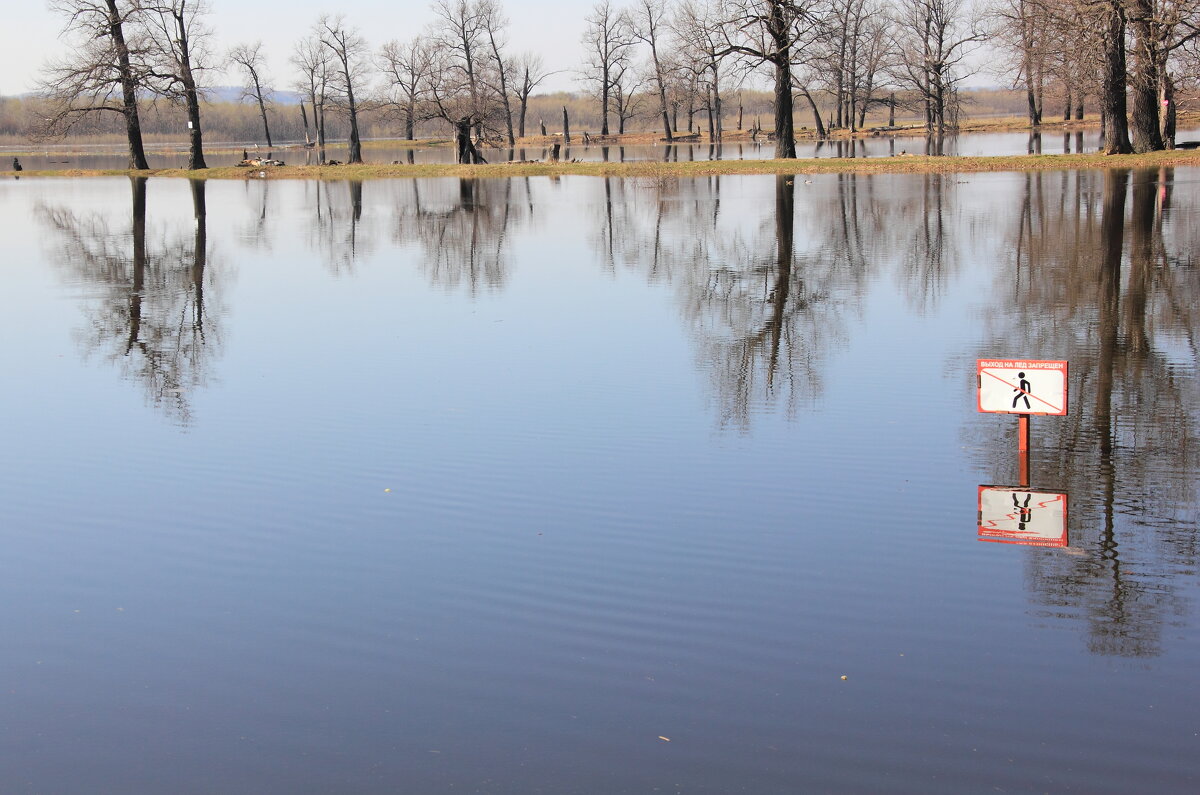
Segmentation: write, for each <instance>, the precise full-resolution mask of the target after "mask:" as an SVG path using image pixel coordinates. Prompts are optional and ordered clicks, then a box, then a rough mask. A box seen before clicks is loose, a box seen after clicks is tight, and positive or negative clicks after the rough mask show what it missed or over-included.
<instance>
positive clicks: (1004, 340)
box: [979, 169, 1200, 657]
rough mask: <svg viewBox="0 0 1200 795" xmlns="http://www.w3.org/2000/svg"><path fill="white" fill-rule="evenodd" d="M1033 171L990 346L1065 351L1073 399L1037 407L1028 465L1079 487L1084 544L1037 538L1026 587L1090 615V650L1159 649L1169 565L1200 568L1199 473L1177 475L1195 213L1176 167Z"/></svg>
mask: <svg viewBox="0 0 1200 795" xmlns="http://www.w3.org/2000/svg"><path fill="white" fill-rule="evenodd" d="M1024 179H1025V190H1024V198H1023V205H1022V209H1021V213H1020V215H1019V218H1020V221H1019V223H1018V225H1017V228H1016V229H1015V230H1014V233H1013V235H1012V244H1011V250H1012V252H1013V257H1014V262H1013V268H1012V269H1011V270H1009V271H1006V273H1005V274H1004V275H1003V276H1002V277H1001V278H1002V280H1003V281H1001V283H999V284H998V285H997V290H996V294H997V295H1001V296H1003V297H1004V304H1003V305H1001V306H996V307H994V308H993V309H992V310H991V312H990V315H989V318H990V322H991V329H990V335H991V339H990V341H989V342H988V343H987V344H985V345H984V346H983V347H982V348H981V349H980V353H981V355H987V356H994V355H1004V356H1035V355H1036V356H1037V357H1038V358H1062V359H1068V360H1069V361H1070V363H1071V381H1072V383H1071V390H1072V399H1071V407H1070V414H1069V415H1068V416H1067V417H1064V418H1055V419H1053V420H1046V421H1042V422H1039V423H1038V425H1037V428H1036V431H1035V443H1034V448H1035V449H1034V452H1035V459H1034V462H1033V469H1034V473H1035V474H1034V481H1035V483H1034V485H1045V486H1053V487H1055V488H1058V489H1062V490H1065V491H1068V492H1069V493H1070V495H1071V513H1070V528H1069V532H1070V539H1071V543H1072V546H1073V548H1074V549H1073V551H1074V552H1075V554H1074V555H1071V554H1062V553H1056V552H1048V551H1038V550H1030V551H1029V552H1028V558H1027V560H1028V572H1027V574H1028V582H1029V587H1030V590H1031V592H1032V595H1033V597H1034V599H1035V600H1036V602H1037V603H1038V604H1040V605H1042V606H1043V610H1044V613H1045V615H1048V616H1057V617H1066V618H1072V619H1079V620H1081V621H1083V622H1085V623H1086V625H1087V632H1088V646H1089V648H1090V649H1091V650H1092V651H1094V652H1096V653H1098V654H1107V655H1120V656H1131V657H1140V656H1151V655H1155V654H1159V653H1160V652H1161V650H1162V630H1163V626H1164V624H1166V623H1169V621H1170V618H1171V616H1172V615H1174V614H1177V613H1179V612H1180V611H1182V610H1183V609H1184V605H1183V604H1182V603H1181V602H1182V597H1181V596H1180V595H1179V594H1180V592H1179V589H1178V587H1177V586H1176V585H1175V584H1174V582H1173V575H1177V574H1190V575H1193V576H1194V575H1195V573H1196V552H1197V549H1196V533H1195V529H1196V525H1195V520H1196V508H1197V495H1196V487H1195V484H1194V483H1193V482H1191V481H1190V480H1189V479H1188V478H1186V477H1180V476H1179V473H1181V472H1190V471H1194V470H1195V469H1196V466H1197V462H1196V455H1197V452H1200V450H1198V447H1197V430H1198V429H1197V407H1200V400H1198V399H1200V394H1197V381H1196V379H1195V378H1194V377H1193V375H1194V369H1195V362H1196V353H1197V351H1196V339H1195V329H1196V327H1197V323H1196V321H1197V317H1196V312H1197V310H1196V306H1197V303H1198V302H1200V278H1198V274H1197V270H1196V268H1195V263H1194V260H1193V257H1194V253H1193V252H1194V251H1195V250H1196V249H1195V247H1194V245H1193V243H1194V241H1195V231H1196V224H1195V220H1194V213H1179V212H1176V211H1173V209H1172V207H1171V198H1172V182H1173V179H1174V175H1173V173H1172V171H1171V169H1162V170H1158V171H1146V172H1142V171H1138V172H1130V171H1128V170H1119V169H1113V170H1109V171H1107V172H1102V173H1095V172H1078V173H1070V174H1068V173H1066V172H1064V173H1063V174H1062V175H1061V176H1058V175H1051V174H1041V173H1031V174H1027V175H1025V178H1024ZM979 427H985V428H987V431H986V432H987V433H992V434H999V433H1001V424H998V423H987V424H983V423H981V424H980V426H979ZM1004 431H1009V432H1010V431H1011V429H1010V428H1008V427H1007V426H1005V427H1004ZM1005 446H1008V447H1010V448H1011V446H1012V440H1011V439H1009V438H1007V437H1006V436H995V437H994V438H992V439H991V440H990V441H988V442H987V443H986V444H985V445H983V448H984V449H989V450H994V449H996V448H997V447H1000V448H1003V447H1005ZM998 476H999V473H998Z"/></svg>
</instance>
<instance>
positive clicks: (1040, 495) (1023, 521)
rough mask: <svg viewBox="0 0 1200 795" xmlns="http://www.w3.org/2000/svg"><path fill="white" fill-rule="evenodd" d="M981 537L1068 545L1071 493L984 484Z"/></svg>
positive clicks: (1010, 542) (981, 500)
mask: <svg viewBox="0 0 1200 795" xmlns="http://www.w3.org/2000/svg"><path fill="white" fill-rule="evenodd" d="M979 540H980V541H995V542H998V543H1002V544H1029V545H1032V546H1039V547H1065V546H1066V545H1067V495H1066V494H1065V493H1063V492H1061V491H1037V490H1033V489H1029V488H1027V487H1025V486H980V487H979Z"/></svg>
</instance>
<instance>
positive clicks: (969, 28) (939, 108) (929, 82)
mask: <svg viewBox="0 0 1200 795" xmlns="http://www.w3.org/2000/svg"><path fill="white" fill-rule="evenodd" d="M894 21H895V24H896V26H897V29H898V36H897V38H898V39H899V44H900V46H899V69H898V71H899V74H898V77H899V78H900V80H901V81H902V83H903V84H905V85H906V86H907V87H908V88H910V89H912V90H914V91H915V92H916V93H917V96H918V100H919V101H920V102H921V104H922V106H923V107H922V110H923V111H924V116H925V129H926V131H927V132H929V133H930V134H936V135H937V136H938V138H939V139H940V138H941V136H943V135H944V134H945V132H946V126H947V124H946V122H947V116H948V115H953V113H954V108H953V107H952V106H953V105H954V103H955V101H956V99H955V98H956V96H957V90H956V89H957V86H958V84H959V83H960V82H961V81H962V80H963V79H964V78H966V77H967V76H968V73H967V71H966V70H965V63H964V62H965V61H966V59H967V56H968V55H970V54H971V53H972V52H973V51H974V50H975V49H976V48H977V47H978V45H979V43H980V42H981V41H983V39H984V33H983V29H982V25H981V21H980V17H979V15H978V14H977V13H976V12H975V11H974V9H972V8H970V7H969V6H968V5H967V0H900V2H899V3H898V5H897V8H896V18H895V20H894Z"/></svg>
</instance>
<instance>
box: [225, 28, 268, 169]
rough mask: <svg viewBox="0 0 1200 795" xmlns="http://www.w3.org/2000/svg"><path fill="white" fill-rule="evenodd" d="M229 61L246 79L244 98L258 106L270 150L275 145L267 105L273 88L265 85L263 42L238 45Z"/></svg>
mask: <svg viewBox="0 0 1200 795" xmlns="http://www.w3.org/2000/svg"><path fill="white" fill-rule="evenodd" d="M229 60H231V61H233V62H234V63H235V64H237V66H238V67H239V68H240V69H241V70H242V74H243V76H245V78H246V87H245V89H244V90H243V92H242V96H243V97H248V98H250V99H253V100H254V101H255V102H256V103H257V104H258V113H259V115H260V116H261V117H262V123H263V135H264V136H265V137H266V139H267V148H268V149H270V148H271V147H272V146H273V144H272V143H271V125H270V124H268V122H267V105H268V103H269V102H270V93H271V88H270V86H269V85H265V83H266V65H267V64H266V59H265V58H264V57H263V54H262V42H261V41H256V42H254V43H253V44H239V45H237V46H236V47H234V48H233V49H232V50H230V51H229Z"/></svg>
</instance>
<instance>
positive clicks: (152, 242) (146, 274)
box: [36, 177, 222, 424]
mask: <svg viewBox="0 0 1200 795" xmlns="http://www.w3.org/2000/svg"><path fill="white" fill-rule="evenodd" d="M189 188H190V192H191V201H192V215H193V220H194V224H193V228H192V229H191V230H190V231H184V230H183V229H181V228H179V226H178V225H175V226H166V227H164V228H162V229H160V230H154V233H148V228H147V222H146V178H144V177H132V178H130V189H131V194H132V196H131V208H130V220H129V226H128V230H126V229H124V228H114V226H113V225H112V224H111V223H110V221H109V219H108V218H107V217H105V216H104V215H103V214H101V213H100V212H93V213H80V212H77V211H76V210H74V209H72V208H69V207H66V206H56V205H45V204H44V205H41V206H39V207H38V208H37V211H36V214H37V217H38V219H39V220H40V222H41V223H42V224H43V225H44V226H45V227H46V229H47V230H48V231H49V232H50V233H51V234H50V235H49V238H50V241H51V243H52V245H53V247H54V248H53V252H52V257H53V259H54V262H55V264H56V265H57V266H58V267H59V268H60V269H61V270H63V271H64V272H66V273H67V274H69V277H70V278H71V279H73V280H77V281H80V282H82V283H84V284H86V285H89V286H90V287H93V288H94V289H95V292H94V294H93V295H92V296H90V300H88V301H86V302H85V304H84V314H85V318H86V323H85V325H84V326H83V327H81V328H80V329H78V331H77V332H76V337H77V339H78V341H79V343H80V346H81V348H82V349H83V351H84V353H85V356H88V357H91V356H98V357H100V358H102V359H103V360H105V361H108V362H111V363H113V364H115V365H117V366H118V367H119V368H120V370H121V373H122V375H123V376H124V377H126V378H131V379H134V380H137V381H139V382H141V383H142V385H143V387H144V389H145V392H146V397H147V400H148V401H149V402H150V403H152V404H153V405H155V406H156V407H158V408H160V409H162V410H163V411H164V412H165V413H166V414H167V415H169V416H170V417H172V418H173V419H174V420H176V421H177V422H179V423H181V424H187V423H189V422H190V421H191V419H192V408H191V399H190V392H191V391H192V390H194V389H196V388H199V387H203V386H205V385H206V384H207V383H208V378H209V369H210V366H211V363H212V360H213V359H214V358H215V357H216V356H217V355H219V352H220V348H221V336H222V335H221V324H220V317H221V312H220V311H219V310H218V309H216V308H215V307H214V304H217V303H219V301H220V291H219V287H220V281H219V280H218V279H217V278H216V277H215V275H214V272H213V268H212V265H211V259H212V256H211V252H210V251H209V243H208V224H207V217H208V211H207V205H206V196H205V193H206V188H205V182H204V181H203V180H191V181H190V182H189Z"/></svg>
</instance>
